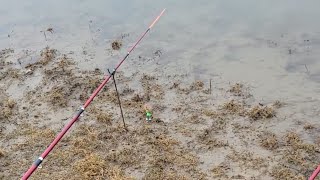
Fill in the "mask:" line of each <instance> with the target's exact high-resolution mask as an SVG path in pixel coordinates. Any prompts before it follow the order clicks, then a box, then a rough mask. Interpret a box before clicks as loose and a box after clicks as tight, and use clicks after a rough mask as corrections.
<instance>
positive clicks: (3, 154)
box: [0, 149, 6, 158]
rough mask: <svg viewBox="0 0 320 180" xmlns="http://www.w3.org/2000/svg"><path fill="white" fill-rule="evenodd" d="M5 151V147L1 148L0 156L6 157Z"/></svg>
mask: <svg viewBox="0 0 320 180" xmlns="http://www.w3.org/2000/svg"><path fill="white" fill-rule="evenodd" d="M5 154H6V153H5V151H4V150H3V149H0V158H2V157H4V156H5Z"/></svg>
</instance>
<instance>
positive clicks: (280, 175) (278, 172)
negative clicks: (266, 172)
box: [270, 166, 305, 180]
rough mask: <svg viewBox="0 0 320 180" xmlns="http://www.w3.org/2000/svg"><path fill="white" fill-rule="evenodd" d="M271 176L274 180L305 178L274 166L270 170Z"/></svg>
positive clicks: (299, 179) (302, 179)
mask: <svg viewBox="0 0 320 180" xmlns="http://www.w3.org/2000/svg"><path fill="white" fill-rule="evenodd" d="M270 174H271V176H272V177H274V178H275V179H279V180H282V179H296V180H304V179H305V177H303V175H301V174H297V173H295V172H293V171H292V170H291V169H289V168H287V167H283V166H275V167H273V168H272V170H271V173H270Z"/></svg>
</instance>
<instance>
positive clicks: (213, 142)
mask: <svg viewBox="0 0 320 180" xmlns="http://www.w3.org/2000/svg"><path fill="white" fill-rule="evenodd" d="M197 140H198V142H200V143H201V144H203V145H204V147H206V148H207V149H213V148H215V147H216V148H219V147H225V146H228V143H227V142H223V141H220V140H218V139H217V138H215V137H214V135H213V130H212V129H211V128H209V129H205V130H204V131H203V132H202V133H201V134H199V135H198V136H197Z"/></svg>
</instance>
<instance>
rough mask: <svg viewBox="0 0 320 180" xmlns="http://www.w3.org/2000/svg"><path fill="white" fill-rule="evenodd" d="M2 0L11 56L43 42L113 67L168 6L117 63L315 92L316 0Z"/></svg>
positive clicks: (3, 42)
mask: <svg viewBox="0 0 320 180" xmlns="http://www.w3.org/2000/svg"><path fill="white" fill-rule="evenodd" d="M0 2H1V6H0V49H4V48H13V49H14V50H15V57H14V58H21V57H23V56H25V54H24V53H23V50H29V51H30V53H29V54H28V55H27V58H22V60H24V61H31V60H32V57H35V58H36V57H37V53H39V50H41V49H42V48H44V47H45V46H47V45H48V46H50V47H53V48H56V49H58V50H59V51H61V52H63V53H69V54H70V56H73V57H74V58H75V59H76V61H78V62H79V67H82V68H87V69H94V68H95V67H106V68H110V67H112V66H114V65H115V64H116V63H117V61H118V59H120V58H121V57H123V55H124V54H125V52H126V48H129V47H130V46H131V45H132V43H134V41H135V40H136V39H137V37H138V35H140V34H141V33H142V32H143V31H144V30H145V28H146V27H147V26H148V25H149V23H150V22H151V21H152V19H153V18H154V17H155V16H156V15H157V14H158V13H159V12H160V11H161V10H162V9H163V8H167V12H166V13H165V15H164V16H163V17H162V19H161V20H160V21H159V23H158V24H157V25H156V26H155V28H154V29H152V31H151V33H150V34H149V35H148V36H147V38H146V39H144V41H143V42H142V43H141V44H140V45H139V46H138V48H137V49H136V50H135V52H134V53H132V55H131V58H129V59H128V61H129V62H126V63H125V64H124V66H123V67H121V68H122V69H124V70H128V71H130V70H129V68H141V71H142V70H143V71H152V70H153V68H162V69H163V72H165V73H168V74H170V73H174V72H177V73H188V74H189V75H190V76H191V77H193V78H195V79H202V80H207V79H209V78H213V80H214V81H215V80H216V81H217V82H216V83H218V80H217V79H220V80H223V81H224V82H226V81H227V82H238V81H240V82H244V83H248V84H249V85H250V86H251V87H252V90H253V94H255V95H257V97H261V98H262V99H263V100H265V101H271V100H274V99H279V98H280V99H284V100H289V99H290V100H296V101H303V100H305V99H307V98H311V99H314V98H315V99H319V97H320V96H319V87H320V85H319V83H320V61H319V60H318V57H319V55H320V50H319V48H320V38H319V34H320V30H319V29H320V24H319V23H317V20H318V17H320V11H318V7H320V1H316V0H314V1H311V0H310V1H299V0H285V1H281V2H279V1H276V0H271V1H270V0H269V1H255V0H243V1H225V0H216V1H197V2H194V1H180V2H176V1H175V2H171V1H159V2H153V1H152V2H151V1H146V0H140V1H126V2H124V1H115V0H112V1H102V0H101V1H79V0H77V1H76V0H73V1H62V0H57V1H40V0H31V1H18V0H13V1H0ZM48 27H52V28H53V30H54V33H53V34H51V33H50V32H47V33H46V36H47V41H45V38H44V35H43V33H41V32H40V31H42V30H46V29H47V28H48ZM125 34H128V35H129V36H127V37H125V38H124V40H123V41H124V46H125V48H123V49H122V51H121V53H117V54H113V55H112V56H110V52H109V51H108V50H107V49H108V48H110V41H111V40H113V39H116V38H120V37H121V35H125ZM156 50H161V51H162V56H161V58H160V60H159V61H158V62H157V64H155V63H152V62H149V63H147V64H145V65H140V66H134V65H135V64H132V59H138V56H143V57H152V56H153V53H154V52H155V51H156ZM84 51H85V52H84ZM30 57H31V58H30ZM130 60H131V63H130ZM24 63H27V62H24ZM217 77H219V78H217Z"/></svg>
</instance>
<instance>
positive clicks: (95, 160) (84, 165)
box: [74, 154, 107, 179]
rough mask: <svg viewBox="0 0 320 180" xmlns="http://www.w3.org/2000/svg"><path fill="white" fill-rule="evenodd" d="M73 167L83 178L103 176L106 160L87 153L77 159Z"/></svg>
mask: <svg viewBox="0 0 320 180" xmlns="http://www.w3.org/2000/svg"><path fill="white" fill-rule="evenodd" d="M74 167H75V169H76V170H77V172H78V173H79V174H81V177H82V178H83V179H99V178H103V177H104V170H105V169H106V167H107V165H106V162H105V161H104V160H103V159H102V158H101V157H100V156H99V155H97V154H89V155H87V156H86V157H84V158H83V159H81V160H79V161H77V162H76V163H75V165H74Z"/></svg>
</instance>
